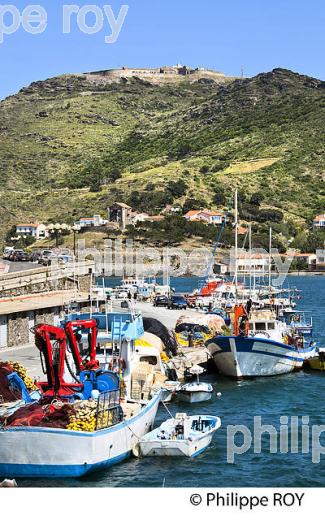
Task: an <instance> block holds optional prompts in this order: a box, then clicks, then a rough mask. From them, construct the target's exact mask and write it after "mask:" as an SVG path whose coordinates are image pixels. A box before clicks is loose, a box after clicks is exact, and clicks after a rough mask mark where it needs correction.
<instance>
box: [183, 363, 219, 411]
mask: <svg viewBox="0 0 325 520" xmlns="http://www.w3.org/2000/svg"><path fill="white" fill-rule="evenodd" d="M202 372H204V369H203V368H202V367H200V366H196V367H193V368H192V369H191V374H192V375H196V382H192V383H186V384H185V385H182V386H181V387H180V389H179V390H178V392H177V397H178V398H179V400H180V401H183V402H186V403H203V402H204V401H210V399H211V397H212V393H213V387H212V385H211V384H210V383H200V379H199V374H202Z"/></svg>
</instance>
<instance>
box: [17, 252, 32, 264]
mask: <svg viewBox="0 0 325 520" xmlns="http://www.w3.org/2000/svg"><path fill="white" fill-rule="evenodd" d="M28 261H29V254H28V253H26V251H18V252H17V251H16V254H15V262H28Z"/></svg>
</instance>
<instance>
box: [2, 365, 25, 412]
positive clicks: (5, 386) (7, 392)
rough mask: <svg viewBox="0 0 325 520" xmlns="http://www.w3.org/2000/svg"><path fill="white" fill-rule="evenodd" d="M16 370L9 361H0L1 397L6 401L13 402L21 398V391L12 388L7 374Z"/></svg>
mask: <svg viewBox="0 0 325 520" xmlns="http://www.w3.org/2000/svg"><path fill="white" fill-rule="evenodd" d="M13 372H14V369H13V366H12V365H10V364H9V363H0V399H1V400H2V401H3V402H5V403H13V402H14V401H18V400H20V399H21V392H19V391H18V390H11V388H10V384H9V381H8V379H7V376H9V375H10V374H12V373H13Z"/></svg>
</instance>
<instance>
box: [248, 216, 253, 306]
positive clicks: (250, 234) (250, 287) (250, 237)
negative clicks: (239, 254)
mask: <svg viewBox="0 0 325 520" xmlns="http://www.w3.org/2000/svg"><path fill="white" fill-rule="evenodd" d="M248 241H249V245H248V247H249V297H250V298H251V297H252V223H251V222H250V223H249V235H248Z"/></svg>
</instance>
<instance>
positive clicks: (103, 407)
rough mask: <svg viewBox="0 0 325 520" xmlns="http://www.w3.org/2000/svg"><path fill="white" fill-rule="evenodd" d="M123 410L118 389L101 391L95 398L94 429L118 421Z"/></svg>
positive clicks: (120, 419) (121, 416)
mask: <svg viewBox="0 0 325 520" xmlns="http://www.w3.org/2000/svg"><path fill="white" fill-rule="evenodd" d="M122 420H123V410H122V408H121V406H120V390H110V391H108V392H102V393H101V394H100V395H99V397H98V399H97V409H96V430H103V429H105V428H109V427H111V426H114V425H115V424H118V423H120V422H121V421H122Z"/></svg>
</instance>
